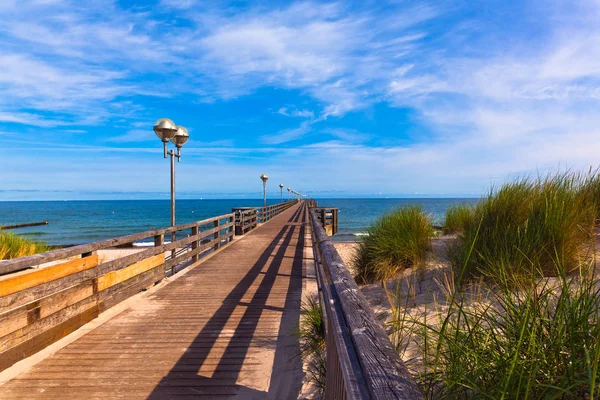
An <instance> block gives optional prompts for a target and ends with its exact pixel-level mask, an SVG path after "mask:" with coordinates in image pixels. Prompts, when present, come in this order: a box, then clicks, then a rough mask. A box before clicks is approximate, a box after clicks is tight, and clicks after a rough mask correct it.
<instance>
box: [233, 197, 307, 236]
mask: <svg viewBox="0 0 600 400" xmlns="http://www.w3.org/2000/svg"><path fill="white" fill-rule="evenodd" d="M298 201H299V200H288V201H286V202H283V203H279V204H273V205H270V206H266V207H238V208H232V209H231V212H232V213H234V214H235V234H236V235H244V234H246V233H247V232H249V231H251V230H252V229H254V228H256V227H257V226H258V224H262V223H265V222H268V221H270V220H271V219H272V218H273V217H275V216H276V215H278V214H280V213H282V212H283V211H285V210H287V209H288V208H290V207H291V206H293V205H294V204H297V203H298Z"/></svg>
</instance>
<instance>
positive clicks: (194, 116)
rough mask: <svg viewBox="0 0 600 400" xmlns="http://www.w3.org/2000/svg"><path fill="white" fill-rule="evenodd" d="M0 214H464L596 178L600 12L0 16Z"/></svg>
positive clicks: (322, 7)
mask: <svg viewBox="0 0 600 400" xmlns="http://www.w3.org/2000/svg"><path fill="white" fill-rule="evenodd" d="M0 17H1V19H2V21H3V23H2V24H0V52H1V55H2V56H1V57H0V90H1V91H2V93H3V96H1V97H0V167H1V168H2V174H1V175H0V200H10V199H62V198H69V199H77V198H156V197H163V196H164V195H165V193H166V192H167V190H168V182H169V172H168V162H167V161H166V160H164V159H162V156H161V151H162V150H161V144H160V142H159V140H158V139H157V138H156V136H155V135H154V133H153V132H152V125H153V123H154V121H155V120H156V119H158V118H160V117H169V118H171V119H173V120H174V121H175V122H176V123H177V124H180V125H183V126H186V127H187V128H188V130H189V132H190V141H189V142H188V144H186V145H185V146H184V148H183V151H182V153H183V158H182V162H181V163H179V164H178V165H177V174H178V178H177V185H178V193H179V194H180V197H181V198H183V197H188V198H197V197H248V196H253V197H255V196H260V193H261V181H260V180H259V175H260V174H261V173H263V172H264V173H267V174H269V175H270V177H271V180H270V181H269V184H270V190H269V191H270V192H272V193H273V192H276V190H277V188H276V185H277V184H279V183H280V182H281V183H284V184H285V185H286V186H291V187H293V188H295V189H297V190H298V191H300V192H306V193H311V194H313V195H315V196H334V197H335V196H344V197H345V196H402V195H404V196H422V195H426V196H464V195H478V194H481V193H482V192H484V191H486V190H487V189H488V188H489V186H490V185H491V184H495V183H498V182H502V181H505V180H507V179H510V178H511V177H514V176H515V175H523V174H532V173H533V174H537V173H539V172H544V171H547V170H556V169H557V168H565V167H566V168H573V169H587V168H589V167H590V166H596V165H598V163H599V162H600V101H599V98H600V86H599V83H600V25H599V24H598V23H597V22H598V20H599V17H600V3H599V2H598V1H591V0H590V1H587V0H583V1H577V2H572V1H552V0H545V1H515V2H510V1H493V0H491V1H488V0H485V1H484V0H481V1H431V2H426V1H422V2H419V1H390V2H383V1H361V2H355V3H351V2H283V1H281V2H278V1H274V2H267V1H251V2H244V1H235V2H225V1H213V2H209V1H200V0H198V1H194V0H158V1H109V0H99V1H94V2H81V1H67V0H64V1H61V0H37V1H32V0H2V1H1V2H0Z"/></svg>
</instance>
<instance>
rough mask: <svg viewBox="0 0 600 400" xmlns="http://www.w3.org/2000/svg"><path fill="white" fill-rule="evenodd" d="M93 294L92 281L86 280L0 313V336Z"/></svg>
mask: <svg viewBox="0 0 600 400" xmlns="http://www.w3.org/2000/svg"><path fill="white" fill-rule="evenodd" d="M93 294H94V290H93V285H92V281H91V280H88V281H86V282H83V283H81V284H79V285H76V286H72V287H70V288H67V289H65V290H62V291H60V292H58V293H54V294H52V295H50V296H47V297H44V298H42V299H39V300H35V301H33V302H31V303H28V304H25V305H22V306H20V307H18V308H16V309H14V310H11V311H8V312H6V313H4V314H0V337H2V336H5V335H7V334H9V333H11V332H14V331H17V330H19V329H21V328H23V327H25V326H27V325H28V324H31V323H33V322H35V321H37V320H39V319H41V318H46V317H47V316H49V315H52V314H54V313H55V312H57V311H60V310H62V309H63V308H66V307H68V306H70V305H72V304H75V303H77V302H79V301H81V300H83V299H85V298H86V297H90V296H92V295H93Z"/></svg>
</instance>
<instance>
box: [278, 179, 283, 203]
mask: <svg viewBox="0 0 600 400" xmlns="http://www.w3.org/2000/svg"><path fill="white" fill-rule="evenodd" d="M279 202H280V203H283V183H280V184H279Z"/></svg>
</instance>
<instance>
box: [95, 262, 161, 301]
mask: <svg viewBox="0 0 600 400" xmlns="http://www.w3.org/2000/svg"><path fill="white" fill-rule="evenodd" d="M164 262H165V255H164V253H161V254H157V255H155V256H153V257H150V258H147V259H145V260H142V261H138V262H136V263H135V264H132V265H130V266H128V267H125V268H121V269H118V270H116V271H112V272H109V273H108V274H104V275H101V276H99V277H98V281H97V285H98V291H99V292H101V291H103V290H104V289H107V288H109V287H111V286H113V285H116V284H118V283H121V282H123V281H126V280H127V279H129V278H132V277H134V276H136V275H139V274H141V273H142V272H145V271H148V270H149V269H152V268H154V267H156V266H159V265H161V264H163V263H164Z"/></svg>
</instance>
